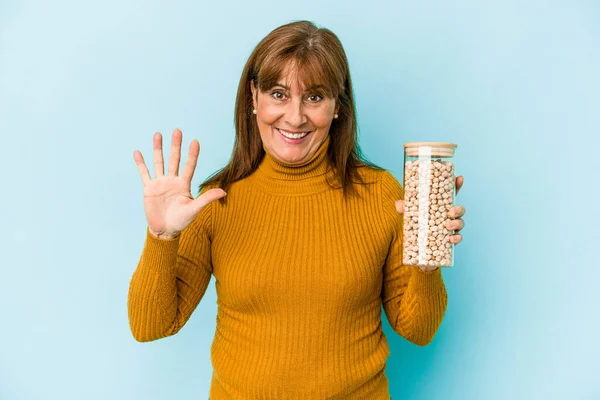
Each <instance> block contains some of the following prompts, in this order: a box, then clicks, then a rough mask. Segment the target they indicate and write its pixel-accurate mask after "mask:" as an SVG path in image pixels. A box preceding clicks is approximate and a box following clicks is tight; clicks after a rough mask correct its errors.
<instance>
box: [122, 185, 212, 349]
mask: <svg viewBox="0 0 600 400" xmlns="http://www.w3.org/2000/svg"><path fill="white" fill-rule="evenodd" d="M206 190H208V189H206ZM206 190H203V192H204V191H206ZM211 209H212V202H211V203H209V204H207V205H206V206H205V207H204V208H202V210H201V211H200V213H199V214H198V215H197V216H196V218H195V219H194V220H193V221H192V223H191V224H190V225H189V226H188V227H186V228H185V229H184V230H183V231H182V232H181V234H180V235H179V236H178V237H177V238H174V239H158V238H156V237H154V236H153V235H152V234H151V233H150V231H149V230H148V227H146V240H145V243H144V248H143V250H142V254H141V257H140V259H139V262H138V265H137V268H136V270H135V271H134V273H133V276H132V278H131V281H130V284H129V295H128V301H127V304H128V315H129V326H130V329H131V332H132V334H133V337H134V338H135V339H136V340H137V341H139V342H149V341H153V340H157V339H160V338H163V337H167V336H171V335H174V334H176V333H177V332H178V331H179V330H180V329H181V328H182V327H183V326H184V325H185V324H186V322H187V321H188V319H189V318H190V316H191V315H192V312H193V311H194V310H195V309H196V307H197V306H198V304H199V303H200V300H201V299H202V297H203V296H204V293H205V292H206V288H207V287H208V284H209V282H210V277H211V274H212V264H211V249H210V247H211V224H212V221H211Z"/></svg>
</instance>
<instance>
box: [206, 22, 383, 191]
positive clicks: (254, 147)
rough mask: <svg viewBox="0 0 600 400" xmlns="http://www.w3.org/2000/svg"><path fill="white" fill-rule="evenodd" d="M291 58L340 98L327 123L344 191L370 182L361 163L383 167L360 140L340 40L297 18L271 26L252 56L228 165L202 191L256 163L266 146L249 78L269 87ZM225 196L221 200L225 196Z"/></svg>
mask: <svg viewBox="0 0 600 400" xmlns="http://www.w3.org/2000/svg"><path fill="white" fill-rule="evenodd" d="M288 61H292V62H293V63H294V65H295V66H296V67H297V68H296V71H298V78H299V79H300V80H301V82H302V83H303V84H304V85H305V86H307V87H311V86H315V85H322V86H323V90H325V93H326V94H327V95H328V96H330V97H332V98H334V99H336V107H338V111H337V114H338V118H337V119H334V120H333V121H332V123H331V127H330V129H329V133H328V134H329V135H330V144H329V148H328V152H327V157H328V158H329V161H330V163H331V165H332V166H333V169H334V171H335V177H336V179H337V180H338V181H339V183H340V184H341V188H342V190H343V193H344V195H345V194H346V193H349V194H354V193H355V189H354V187H353V186H352V184H353V183H360V184H367V183H365V182H363V180H362V178H361V176H360V175H359V173H358V171H357V168H359V167H361V166H369V167H371V168H375V169H379V170H381V169H382V168H381V167H379V166H377V165H375V164H373V163H371V162H370V161H368V160H367V159H366V157H365V156H364V155H363V154H362V151H361V149H360V146H359V145H358V141H357V138H358V134H357V124H356V111H355V105H354V96H353V92H352V81H351V80H350V70H349V67H348V60H347V58H346V53H345V52H344V49H343V47H342V44H341V42H340V40H339V39H338V37H337V36H336V35H335V34H334V33H333V32H331V31H330V30H328V29H326V28H317V27H316V26H315V25H314V24H313V23H312V22H310V21H295V22H291V23H289V24H286V25H282V26H280V27H278V28H276V29H274V30H273V31H271V33H269V34H268V35H267V36H266V37H265V38H264V39H263V40H261V41H260V43H258V45H257V46H256V47H255V48H254V51H253V52H252V54H251V55H250V57H249V58H248V61H247V62H246V66H245V67H244V70H243V72H242V76H241V78H240V83H239V86H238V92H237V97H236V102H235V117H234V122H235V142H234V146H233V153H232V156H231V159H230V161H229V163H228V164H227V165H226V166H225V167H224V168H222V169H221V170H219V171H217V172H215V173H214V174H213V175H211V176H210V177H209V178H208V179H207V180H206V181H204V182H203V183H202V184H201V185H200V187H199V191H200V192H201V191H202V189H203V188H205V187H208V186H212V185H216V186H218V187H220V188H221V189H223V190H224V191H227V190H228V189H229V186H230V185H231V184H232V183H234V182H236V181H238V180H241V179H243V178H245V177H246V176H248V175H250V174H252V173H253V172H254V171H255V170H256V169H257V168H258V166H259V164H260V163H261V161H262V159H263V157H264V156H265V151H264V149H263V146H262V139H261V137H260V132H259V130H258V124H257V122H256V117H255V116H254V114H253V113H252V110H253V103H252V92H251V90H250V82H251V81H254V85H256V86H257V87H258V89H259V90H261V91H262V92H264V91H267V90H269V89H270V88H272V87H273V86H274V85H275V83H276V82H277V81H278V79H279V78H280V77H281V74H282V71H283V69H284V67H285V66H286V65H287V63H288ZM317 94H319V93H317ZM353 178H355V179H356V181H354V180H353ZM330 186H331V184H330ZM226 198H227V196H225V197H223V198H221V199H219V201H221V202H224V201H226Z"/></svg>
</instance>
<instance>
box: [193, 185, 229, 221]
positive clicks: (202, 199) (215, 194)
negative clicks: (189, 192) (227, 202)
mask: <svg viewBox="0 0 600 400" xmlns="http://www.w3.org/2000/svg"><path fill="white" fill-rule="evenodd" d="M225 196H227V193H226V192H225V191H224V190H223V189H210V190H207V191H206V192H204V193H202V194H201V195H200V196H198V197H197V198H196V199H195V200H194V201H192V209H193V210H194V215H195V214H197V213H199V212H200V210H202V209H203V208H204V206H206V205H207V204H208V203H210V202H212V201H215V200H218V199H220V198H222V197H225Z"/></svg>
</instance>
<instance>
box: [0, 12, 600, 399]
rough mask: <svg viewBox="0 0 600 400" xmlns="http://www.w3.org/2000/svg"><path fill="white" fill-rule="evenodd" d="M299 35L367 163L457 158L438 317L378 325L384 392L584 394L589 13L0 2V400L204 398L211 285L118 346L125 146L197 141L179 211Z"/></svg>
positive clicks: (594, 163) (591, 89)
mask: <svg viewBox="0 0 600 400" xmlns="http://www.w3.org/2000/svg"><path fill="white" fill-rule="evenodd" d="M84 3H85V4H84ZM299 19H308V20H311V21H314V22H316V23H317V24H318V25H321V26H324V27H327V28H329V29H331V30H332V31H333V32H335V33H336V34H337V35H338V37H339V38H340V40H341V41H342V43H343V45H344V47H345V50H346V52H347V55H348V59H349V62H350V67H351V73H352V78H353V82H354V85H355V95H356V103H357V110H358V114H359V128H360V131H359V134H360V144H361V145H362V147H363V150H364V151H365V153H366V154H367V156H368V157H369V158H370V159H371V160H372V161H374V162H375V163H377V164H379V165H381V166H383V167H385V168H387V169H389V170H391V171H392V172H393V173H394V175H395V176H396V177H397V178H399V179H400V181H401V177H402V171H403V169H402V154H403V153H402V151H403V147H402V146H403V143H404V142H409V141H447V142H453V143H457V144H458V148H457V151H456V159H455V162H456V165H457V167H456V172H457V175H463V176H464V177H465V184H464V186H463V188H462V189H461V190H460V192H459V194H458V196H457V199H456V204H460V205H464V206H465V208H466V210H467V213H466V215H465V216H464V220H465V223H466V227H465V229H464V231H463V233H464V239H463V242H462V243H460V244H459V245H458V246H457V247H456V248H455V266H454V267H452V268H449V269H446V270H444V271H443V276H444V280H445V282H446V285H447V289H448V292H449V303H448V309H447V314H446V316H445V319H444V321H443V323H442V325H441V327H440V330H439V331H438V334H437V336H436V337H435V339H434V341H433V342H432V343H431V344H430V345H429V346H427V347H418V346H415V345H413V344H411V343H409V342H407V341H405V340H404V339H403V338H401V337H399V336H397V335H396V334H395V333H394V332H393V331H392V330H391V328H390V326H389V325H388V323H387V321H386V320H385V319H384V330H385V333H386V335H387V337H388V340H389V341H390V345H391V350H392V354H391V356H390V358H389V363H388V369H387V375H388V377H389V379H390V385H391V386H390V389H391V393H392V396H393V397H394V399H395V400H396V399H460V400H466V399H565V398H568V399H598V398H600V383H598V380H597V378H598V362H599V360H600V346H599V344H598V339H597V337H598V331H599V328H600V316H599V314H600V313H599V312H598V305H599V304H600V290H598V282H600V262H599V258H600V257H599V254H598V245H597V241H598V238H599V229H598V227H599V226H600V224H599V223H600V221H599V218H598V214H599V212H598V194H599V190H598V183H597V182H598V180H597V173H598V170H599V167H600V163H599V162H598V154H597V152H598V151H599V150H600V141H599V139H598V134H599V127H600V110H599V109H600V74H599V71H600V3H599V2H598V1H566V0H565V1H528V2H519V1H515V0H508V1H507V0H504V1H499V0H498V1H475V0H472V1H466V0H463V1H460V0H459V1H454V2H446V1H441V0H435V1H434V0H431V1H423V2H419V3H418V4H417V2H407V1H396V2H391V1H390V2H376V1H369V2H361V3H357V2H352V1H350V2H349V1H347V0H346V1H335V2H331V1H330V2H328V3H327V4H326V5H325V3H322V2H318V1H302V2H290V3H288V2H281V1H262V0H256V1H252V2H248V1H240V2H237V3H235V2H211V3H208V2H202V3H200V2H193V1H174V2H167V1H145V2H144V1H125V2H124V1H122V0H120V1H117V0H104V1H96V2H89V1H88V2H78V1H66V0H60V1H53V2H47V1H41V0H37V1H34V0H20V1H11V0H8V1H7V0H3V1H1V2H0V134H1V139H2V140H1V142H0V143H1V149H2V158H1V165H2V171H3V173H2V179H1V182H2V184H1V187H2V189H1V192H2V195H1V196H0V201H1V207H0V223H1V229H0V247H1V254H2V258H1V260H2V261H1V264H0V268H1V278H0V317H1V319H2V324H1V325H2V327H1V329H0V399H7V400H21V399H88V400H91V399H113V400H114V399H163V398H177V399H205V398H207V397H208V389H209V382H210V376H211V364H210V345H211V343H212V337H213V334H214V329H215V316H216V311H217V306H216V297H215V290H214V278H213V281H211V284H210V286H209V288H208V290H207V293H206V295H205V297H204V299H203V300H202V302H201V303H200V305H199V306H198V308H197V309H196V311H195V313H194V315H193V316H192V318H191V319H190V321H189V322H188V324H187V325H186V326H185V327H184V329H183V330H182V331H181V332H180V333H178V334H177V335H175V336H173V337H169V338H166V339H162V340H159V341H156V342H152V343H146V344H140V343H138V342H136V341H135V340H134V339H133V337H132V335H131V333H130V331H129V326H128V320H127V291H128V286H129V279H130V278H131V275H132V273H133V271H134V269H135V267H136V265H137V261H138V259H139V256H140V253H141V250H142V247H143V243H144V238H145V229H146V223H145V217H144V212H143V203H142V183H141V179H140V177H139V174H138V171H137V168H136V166H135V163H134V161H133V151H134V150H135V149H139V150H141V151H142V154H144V155H145V157H146V160H147V162H149V161H151V159H152V156H151V154H152V152H151V149H152V135H153V134H154V132H156V131H160V132H162V133H163V135H165V148H167V149H168V148H170V138H171V133H172V131H173V129H174V128H176V127H179V128H181V129H182V130H183V134H184V148H185V149H186V150H185V153H184V154H187V147H188V146H189V143H190V141H191V140H192V139H193V138H196V139H198V140H199V141H200V144H201V154H200V159H199V164H198V167H197V170H196V174H195V175H194V180H193V182H192V183H193V186H192V191H193V194H194V195H196V194H197V186H198V184H199V183H200V182H201V181H202V180H203V179H204V178H206V177H207V176H208V175H210V174H211V173H212V172H214V171H215V170H217V169H218V168H220V167H222V166H224V165H225V164H226V163H227V162H228V160H229V156H230V154H231V150H232V145H233V135H234V131H233V105H234V101H235V93H236V89H237V85H238V80H239V77H240V74H241V71H242V68H243V66H244V63H245V61H246V59H247V57H248V56H249V55H250V52H251V51H252V49H253V47H254V46H255V45H256V44H257V43H258V42H259V41H260V40H261V39H262V38H263V37H264V36H265V35H266V34H268V33H269V32H270V31H271V30H272V29H274V28H276V27H277V26H279V25H282V24H284V23H287V22H291V21H292V20H299ZM184 159H185V157H184ZM401 182H402V181H401Z"/></svg>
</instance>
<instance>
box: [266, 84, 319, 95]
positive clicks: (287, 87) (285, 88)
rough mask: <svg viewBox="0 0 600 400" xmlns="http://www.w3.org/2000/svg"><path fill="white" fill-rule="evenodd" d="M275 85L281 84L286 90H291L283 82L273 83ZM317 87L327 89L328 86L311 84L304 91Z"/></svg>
mask: <svg viewBox="0 0 600 400" xmlns="http://www.w3.org/2000/svg"><path fill="white" fill-rule="evenodd" d="M275 86H281V87H282V88H284V89H285V90H290V88H289V86H286V85H284V84H283V83H279V82H277V83H276V84H275V85H273V87H275ZM315 89H323V90H327V88H326V87H325V86H324V85H313V86H310V87H307V88H306V89H304V92H305V93H306V92H310V91H312V90H315Z"/></svg>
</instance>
